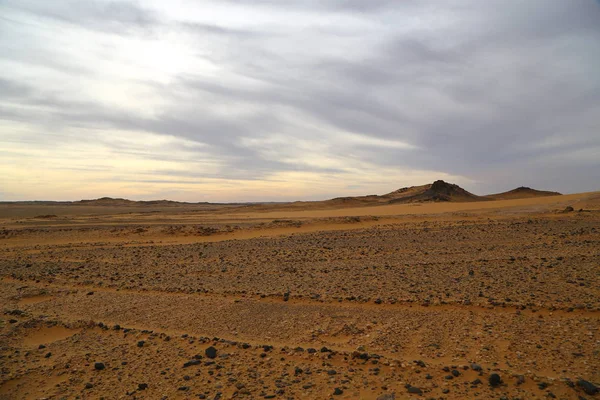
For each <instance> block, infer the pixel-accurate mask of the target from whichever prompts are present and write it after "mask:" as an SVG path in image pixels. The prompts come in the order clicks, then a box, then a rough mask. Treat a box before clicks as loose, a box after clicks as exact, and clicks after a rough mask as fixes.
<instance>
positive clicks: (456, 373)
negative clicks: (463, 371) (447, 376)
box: [452, 369, 460, 376]
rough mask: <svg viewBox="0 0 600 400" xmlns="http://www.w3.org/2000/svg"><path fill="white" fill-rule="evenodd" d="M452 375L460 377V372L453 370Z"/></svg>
mask: <svg viewBox="0 0 600 400" xmlns="http://www.w3.org/2000/svg"><path fill="white" fill-rule="evenodd" d="M452 375H454V376H460V372H459V371H458V370H457V369H453V370H452Z"/></svg>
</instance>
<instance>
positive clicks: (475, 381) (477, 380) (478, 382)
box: [471, 378, 483, 385]
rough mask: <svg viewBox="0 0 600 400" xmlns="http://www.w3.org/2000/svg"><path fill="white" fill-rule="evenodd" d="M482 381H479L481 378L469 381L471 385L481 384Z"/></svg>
mask: <svg viewBox="0 0 600 400" xmlns="http://www.w3.org/2000/svg"><path fill="white" fill-rule="evenodd" d="M482 383H483V382H481V379H479V378H477V379H475V380H474V381H473V382H471V385H481V384H482Z"/></svg>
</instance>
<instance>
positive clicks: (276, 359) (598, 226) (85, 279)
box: [0, 193, 600, 400]
mask: <svg viewBox="0 0 600 400" xmlns="http://www.w3.org/2000/svg"><path fill="white" fill-rule="evenodd" d="M566 206H572V207H573V208H574V209H575V211H573V212H562V211H563V210H564V209H565V207H566ZM580 209H581V211H579V210H580ZM0 303H1V304H2V312H3V315H2V318H1V319H0V367H1V371H2V374H1V380H0V382H1V384H0V399H41V398H48V399H62V398H66V399H71V398H83V399H100V398H105V399H119V398H138V399H142V398H147V399H233V398H236V399H237V398H247V399H260V398H274V399H330V398H333V399H378V400H390V399H408V398H426V399H429V398H433V399H466V398H480V399H501V398H506V399H546V398H559V399H581V398H587V399H592V398H595V397H600V394H596V393H595V386H594V385H598V384H599V383H600V370H599V367H600V332H599V327H600V193H583V194H576V195H567V196H556V197H543V198H537V199H535V198H534V199H531V198H530V199H522V200H505V201H489V202H483V203H450V204H440V203H435V204H411V205H406V204H404V205H392V206H376V207H363V208H341V209H329V210H327V209H302V208H301V207H296V206H295V207H290V209H281V207H277V206H274V208H273V209H272V210H269V208H268V207H264V206H262V207H248V208H244V207H222V208H218V207H217V208H215V207H212V208H208V207H206V206H198V207H194V206H184V207H162V208H160V207H158V208H149V207H145V208H142V207H135V206H127V207H125V206H123V207H112V208H111V207H97V208H94V207H89V206H86V207H81V206H79V207H78V206H71V207H70V206H60V207H57V208H52V207H51V206H43V205H29V206H19V207H14V206H11V205H5V204H1V205H0ZM495 374H498V376H499V378H500V382H498V384H496V381H495V378H496V375H495Z"/></svg>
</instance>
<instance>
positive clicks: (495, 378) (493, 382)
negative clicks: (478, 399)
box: [489, 374, 502, 387]
mask: <svg viewBox="0 0 600 400" xmlns="http://www.w3.org/2000/svg"><path fill="white" fill-rule="evenodd" d="M489 382H490V386H492V387H496V386H500V384H501V383H502V378H500V375H498V374H491V375H490V378H489Z"/></svg>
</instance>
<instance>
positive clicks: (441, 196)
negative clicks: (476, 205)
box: [383, 180, 486, 204]
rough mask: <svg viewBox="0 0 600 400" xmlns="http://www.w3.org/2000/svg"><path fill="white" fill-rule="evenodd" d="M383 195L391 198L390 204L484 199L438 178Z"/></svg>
mask: <svg viewBox="0 0 600 400" xmlns="http://www.w3.org/2000/svg"><path fill="white" fill-rule="evenodd" d="M383 197H387V198H390V200H389V202H388V203H390V204H395V203H415V202H430V201H435V202H439V201H454V202H465V201H483V200H486V199H485V198H483V197H480V196H477V195H474V194H473V193H471V192H468V191H466V190H465V189H463V188H461V187H460V186H458V185H455V184H452V183H447V182H444V181H442V180H438V181H435V182H433V183H432V184H429V185H424V186H413V187H410V188H403V189H399V190H396V191H395V192H392V193H388V194H386V195H384V196H383Z"/></svg>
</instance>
